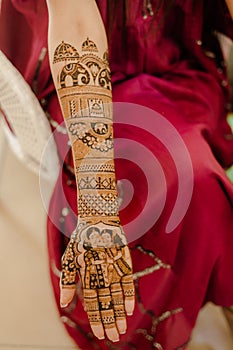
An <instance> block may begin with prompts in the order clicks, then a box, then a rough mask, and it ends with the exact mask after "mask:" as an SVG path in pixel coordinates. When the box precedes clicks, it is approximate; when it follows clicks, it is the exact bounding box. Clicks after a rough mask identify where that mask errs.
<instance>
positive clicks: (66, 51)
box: [53, 41, 79, 63]
mask: <svg viewBox="0 0 233 350" xmlns="http://www.w3.org/2000/svg"><path fill="white" fill-rule="evenodd" d="M78 58H79V54H78V51H77V50H76V49H75V47H74V46H72V45H70V44H67V43H65V42H64V41H62V43H61V44H60V45H59V46H58V47H57V48H56V51H55V53H54V60H53V63H56V62H60V61H64V60H77V59H78Z"/></svg>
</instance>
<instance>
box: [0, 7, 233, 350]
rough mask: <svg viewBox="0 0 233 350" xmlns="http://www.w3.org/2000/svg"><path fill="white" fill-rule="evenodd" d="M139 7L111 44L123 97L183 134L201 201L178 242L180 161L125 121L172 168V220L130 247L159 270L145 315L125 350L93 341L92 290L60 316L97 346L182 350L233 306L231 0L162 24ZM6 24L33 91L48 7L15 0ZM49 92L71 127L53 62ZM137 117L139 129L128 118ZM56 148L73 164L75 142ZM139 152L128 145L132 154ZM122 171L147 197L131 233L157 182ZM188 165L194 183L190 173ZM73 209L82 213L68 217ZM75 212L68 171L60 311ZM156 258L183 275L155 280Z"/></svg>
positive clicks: (164, 219)
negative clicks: (85, 301)
mask: <svg viewBox="0 0 233 350" xmlns="http://www.w3.org/2000/svg"><path fill="white" fill-rule="evenodd" d="M128 4H129V8H128V11H127V13H128V17H127V21H126V31H125V32H124V35H125V36H124V39H123V34H122V18H123V17H122V0H119V4H118V6H117V9H116V13H115V14H114V17H115V24H114V25H113V27H112V29H111V35H110V37H109V54H110V64H111V70H112V82H113V99H114V101H120V102H127V103H133V104H137V105H140V106H144V107H149V108H151V109H152V110H154V111H156V112H158V113H160V114H161V115H162V116H163V118H164V119H166V120H167V121H169V122H170V123H171V124H172V125H173V126H174V127H175V128H176V130H177V131H178V132H179V134H180V136H181V137H182V139H183V141H184V142H185V145H186V147H187V149H188V152H189V155H190V157H191V161H192V167H193V173H194V190H193V195H192V199H191V203H190V205H189V207H188V209H187V213H186V215H185V216H184V218H183V220H182V221H181V222H180V223H179V225H177V227H176V228H175V229H174V230H173V232H172V233H170V234H167V233H166V226H167V223H168V220H169V217H170V216H171V212H172V210H173V207H174V204H175V202H176V196H177V193H178V189H179V188H178V186H179V181H178V180H179V178H178V173H177V168H176V165H177V164H175V163H174V159H172V157H171V154H169V152H168V150H167V149H166V147H165V146H166V145H163V144H161V141H160V140H159V139H158V138H156V137H155V136H153V135H151V134H150V133H148V132H147V131H146V130H143V129H139V128H137V127H135V126H133V125H127V124H125V123H123V122H122V121H121V122H117V120H118V119H117V118H118V117H117V115H116V116H115V122H116V123H115V138H116V139H119V138H121V139H125V140H131V141H134V142H137V143H138V144H140V145H142V146H144V147H145V148H146V149H148V150H149V151H150V152H151V153H152V154H153V155H154V157H155V158H156V159H157V160H158V162H159V163H160V164H161V165H162V168H163V171H164V177H165V180H166V190H167V193H166V200H165V205H164V208H163V210H162V212H161V214H160V215H159V217H158V219H157V220H156V222H155V223H154V225H153V226H152V227H151V228H150V229H148V231H147V232H146V233H145V234H144V235H143V236H142V237H140V238H138V239H137V241H133V242H131V243H130V247H131V252H132V258H133V267H134V272H135V273H137V272H140V271H142V270H145V269H147V270H146V271H147V273H145V274H144V276H142V277H138V278H137V279H136V281H135V284H136V291H137V303H136V310H135V313H134V315H133V316H132V317H130V318H128V331H127V333H126V334H125V335H123V336H121V342H120V343H119V344H114V345H113V344H110V343H109V342H108V341H98V340H96V339H95V338H94V337H93V336H92V335H91V332H90V327H89V325H88V321H87V317H86V313H85V312H84V310H83V305H82V298H81V296H80V293H78V295H79V298H76V300H75V301H74V303H73V304H72V305H71V306H70V307H69V308H67V309H66V310H63V311H62V310H60V309H59V312H60V314H61V315H62V316H63V321H64V323H65V325H66V328H67V330H68V332H69V334H70V335H71V336H72V338H73V339H74V340H75V341H76V342H77V344H78V345H79V346H80V347H81V348H82V349H85V350H86V349H141V348H142V347H143V348H144V349H145V350H146V349H151V348H155V349H156V348H157V349H163V350H174V349H178V348H185V345H183V344H185V343H186V342H187V341H188V340H189V337H190V332H191V330H192V327H193V326H194V323H195V321H196V317H197V314H198V311H199V309H200V308H201V307H202V306H203V304H204V303H205V302H206V301H209V300H210V301H213V302H215V303H217V304H220V305H232V304H233V282H232V279H231V273H232V268H233V255H232V250H233V188H232V184H231V183H230V181H229V180H228V179H227V177H226V175H225V172H224V170H223V167H226V166H229V165H230V164H232V163H233V139H232V134H231V132H230V129H229V127H228V125H227V123H226V113H227V108H228V105H229V87H228V85H227V84H226V70H225V66H224V63H223V59H222V55H221V51H220V48H219V45H218V43H217V41H216V37H215V35H214V30H215V29H218V30H219V31H222V32H224V33H227V34H228V35H231V36H232V37H233V25H232V21H231V20H230V17H229V14H228V12H227V11H226V7H225V5H224V4H223V2H222V1H220V0H219V1H217V0H215V1H214V0H213V1H210V0H209V1H194V2H193V1H191V0H186V1H185V0H177V1H175V2H174V6H173V7H172V8H171V10H170V11H169V12H168V13H166V14H165V13H164V12H163V10H161V13H160V14H159V15H158V16H157V17H156V18H155V19H152V18H148V19H147V20H143V18H142V16H141V11H142V4H143V1H140V0H134V1H129V2H128ZM152 4H153V5H154V6H155V5H156V1H155V0H152ZM98 6H99V8H100V11H101V14H102V17H103V20H104V23H105V25H106V27H107V0H99V1H98ZM220 14H222V16H220ZM0 23H1V28H0V33H1V48H2V50H3V51H4V52H5V53H6V54H7V55H8V57H9V58H10V59H11V60H12V61H13V63H14V64H15V65H16V66H17V67H18V69H19V70H20V71H21V72H22V73H23V75H24V76H25V79H26V80H27V81H28V82H29V83H30V84H31V85H32V86H33V84H35V82H34V83H33V81H34V80H35V74H36V73H35V70H36V67H37V61H38V57H39V54H40V52H41V49H42V47H43V46H45V47H46V46H47V39H46V34H45V33H46V31H47V10H46V6H45V3H44V1H42V0H41V1H39V2H38V1H33V0H24V1H22V0H12V1H7V0H3V11H2V19H1V22H0ZM12 28H13V30H12ZM200 41H202V45H200ZM210 52H212V55H211V57H209V56H210V55H209V53H210ZM213 54H214V55H213ZM213 57H214V58H213ZM37 86H38V92H37V95H38V98H39V100H41V101H42V98H46V100H47V104H45V103H44V100H43V101H42V102H43V106H45V108H46V109H47V111H48V112H49V113H50V115H51V116H52V118H53V119H54V120H56V121H58V122H61V121H62V115H61V112H60V109H59V104H58V101H57V97H56V94H55V92H54V87H53V84H52V82H51V75H50V71H49V64H48V59H47V57H46V59H45V60H44V62H43V64H42V66H41V70H40V74H39V76H38V81H37ZM133 108H135V107H133ZM140 108H141V107H139V106H138V109H140ZM144 111H145V114H143V115H142V119H143V118H144V119H143V120H144V121H145V123H146V120H147V119H146V118H147V117H148V115H147V111H148V110H147V109H146V108H145V110H144ZM148 113H149V112H148ZM128 117H129V116H128ZM125 118H126V121H127V114H126V117H125ZM135 118H136V117H135ZM56 141H57V145H58V150H59V154H60V156H61V159H64V157H65V154H66V152H67V149H66V144H67V139H66V137H64V136H62V135H59V133H58V134H57V136H56ZM134 145H135V143H129V145H128V146H127V147H128V149H127V152H128V154H132V158H133V157H134V153H135V150H134ZM123 146H124V144H116V152H121V150H120V149H118V148H121V147H123ZM181 158H182V157H181ZM115 163H116V174H117V178H118V179H128V180H129V181H130V182H131V183H132V184H133V185H134V190H135V192H134V197H133V200H132V202H131V203H130V204H129V205H128V207H127V208H126V209H123V210H122V211H121V213H120V216H121V220H122V223H123V225H124V226H125V227H127V224H128V223H129V222H130V221H132V220H133V219H134V218H135V216H136V215H138V213H140V212H141V210H142V208H143V207H144V205H145V202H146V199H147V192H148V188H147V184H146V179H145V174H143V172H142V171H141V169H139V168H138V167H137V165H135V164H133V162H131V161H130V159H128V160H127V159H123V158H121V159H120V158H118V159H116V162H115ZM182 169H183V175H184V177H185V176H186V175H187V183H189V181H190V186H192V183H191V182H192V181H191V180H192V179H191V178H190V173H189V171H188V168H187V169H186V168H185V167H183V168H182ZM186 172H187V174H186ZM152 175H153V174H152ZM154 178H155V180H154V181H155V186H154V188H153V190H154V199H153V201H152V202H151V203H150V206H149V208H148V212H145V214H144V215H145V216H143V217H142V219H141V220H146V218H149V217H150V215H151V213H153V211H156V208H157V206H158V205H159V198H158V197H159V193H160V192H159V191H160V188H162V187H161V186H162V183H160V182H158V180H157V178H158V174H156V173H155V174H154ZM67 202H68V203H69V206H70V208H71V209H72V212H71V213H70V215H68V216H64V215H63V216H62V209H63V208H64V207H66V206H67ZM75 213H76V189H75V185H74V179H73V178H72V176H71V175H70V173H69V171H68V170H67V169H66V167H63V169H62V171H61V174H60V177H59V180H58V182H57V185H56V188H55V191H54V195H53V198H52V200H51V203H50V212H49V218H48V251H49V259H50V268H51V280H52V285H53V289H54V293H55V297H56V301H57V305H58V308H59V278H58V276H57V273H56V271H57V270H56V269H60V258H61V255H62V252H63V251H64V249H65V245H66V243H67V238H65V236H64V235H63V234H62V233H61V231H62V230H64V231H65V232H66V233H67V235H68V234H70V233H71V232H72V230H73V229H74V228H75V224H76V217H75ZM127 234H129V235H130V234H132V232H131V233H130V232H127ZM156 257H157V258H159V259H161V260H162V262H163V263H164V264H170V265H171V268H170V269H168V268H160V269H157V270H156V269H155V270H151V272H149V270H148V268H151V267H153V266H154V265H155V264H156V261H157V263H158V260H156V259H157V258H156ZM55 267H56V268H55ZM169 312H170V313H169ZM159 346H160V347H159Z"/></svg>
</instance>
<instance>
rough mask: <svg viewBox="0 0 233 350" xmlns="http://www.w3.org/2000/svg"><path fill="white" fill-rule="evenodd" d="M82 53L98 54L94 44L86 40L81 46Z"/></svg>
mask: <svg viewBox="0 0 233 350" xmlns="http://www.w3.org/2000/svg"><path fill="white" fill-rule="evenodd" d="M82 51H89V52H98V49H97V46H96V44H95V43H94V42H93V41H92V40H90V39H89V38H87V40H85V41H84V42H83V44H82Z"/></svg>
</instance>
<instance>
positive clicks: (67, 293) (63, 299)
mask: <svg viewBox="0 0 233 350" xmlns="http://www.w3.org/2000/svg"><path fill="white" fill-rule="evenodd" d="M75 292H76V287H75V286H74V287H69V288H65V287H62V285H60V306H61V307H62V308H64V307H67V306H68V305H69V303H70V302H71V301H72V299H73V297H74V295H75Z"/></svg>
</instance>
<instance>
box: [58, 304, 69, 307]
mask: <svg viewBox="0 0 233 350" xmlns="http://www.w3.org/2000/svg"><path fill="white" fill-rule="evenodd" d="M60 305H61V307H62V308H64V307H67V306H68V304H60Z"/></svg>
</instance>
